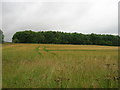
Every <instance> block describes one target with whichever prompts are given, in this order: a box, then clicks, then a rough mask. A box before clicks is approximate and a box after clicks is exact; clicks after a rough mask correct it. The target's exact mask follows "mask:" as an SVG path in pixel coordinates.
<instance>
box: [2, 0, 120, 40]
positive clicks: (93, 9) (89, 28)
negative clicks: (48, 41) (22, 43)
mask: <svg viewBox="0 0 120 90" xmlns="http://www.w3.org/2000/svg"><path fill="white" fill-rule="evenodd" d="M118 1H119V0H2V2H1V3H0V7H2V11H1V10H0V11H1V12H2V14H0V17H1V16H2V18H0V19H2V25H0V29H2V30H3V32H4V35H5V41H12V36H13V35H14V33H15V32H17V31H24V30H33V31H50V30H53V31H63V32H78V33H83V34H89V33H97V34H113V35H117V34H118Z"/></svg>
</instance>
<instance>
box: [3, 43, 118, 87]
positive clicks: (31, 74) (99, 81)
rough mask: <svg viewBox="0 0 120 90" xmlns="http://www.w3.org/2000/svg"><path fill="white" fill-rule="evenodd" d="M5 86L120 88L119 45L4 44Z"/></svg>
mask: <svg viewBox="0 0 120 90" xmlns="http://www.w3.org/2000/svg"><path fill="white" fill-rule="evenodd" d="M2 50H3V51H2V52H3V53H2V74H3V77H2V86H3V88H117V87H118V47H114V46H97V45H62V44H61V45H60V44H58V45H55V44H3V46H2Z"/></svg>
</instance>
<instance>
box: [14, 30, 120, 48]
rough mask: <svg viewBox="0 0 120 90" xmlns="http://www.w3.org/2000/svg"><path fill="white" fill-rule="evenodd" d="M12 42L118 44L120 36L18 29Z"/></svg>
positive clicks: (119, 44) (119, 43)
mask: <svg viewBox="0 0 120 90" xmlns="http://www.w3.org/2000/svg"><path fill="white" fill-rule="evenodd" d="M12 42H13V43H42V44H78V45H109V46H120V36H118V35H116V36H115V35H102V34H94V33H91V34H82V33H76V32H75V33H66V32H59V31H39V32H34V31H31V30H30V31H20V32H16V33H15V34H14V35H13V38H12Z"/></svg>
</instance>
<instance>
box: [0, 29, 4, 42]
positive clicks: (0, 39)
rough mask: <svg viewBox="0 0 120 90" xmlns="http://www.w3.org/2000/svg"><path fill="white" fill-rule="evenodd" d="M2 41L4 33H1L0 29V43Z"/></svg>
mask: <svg viewBox="0 0 120 90" xmlns="http://www.w3.org/2000/svg"><path fill="white" fill-rule="evenodd" d="M3 42H4V35H3V31H2V30H0V43H3Z"/></svg>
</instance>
